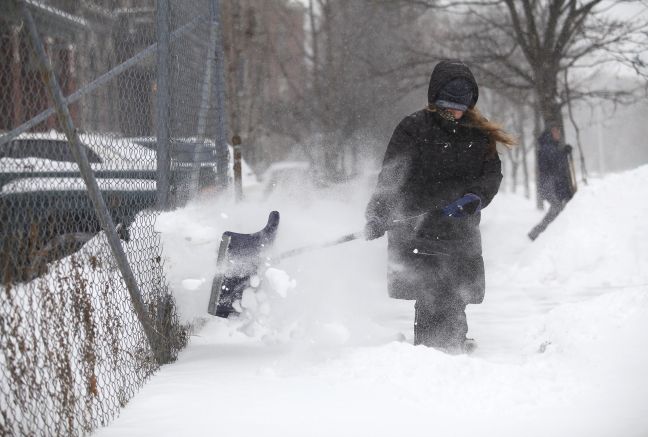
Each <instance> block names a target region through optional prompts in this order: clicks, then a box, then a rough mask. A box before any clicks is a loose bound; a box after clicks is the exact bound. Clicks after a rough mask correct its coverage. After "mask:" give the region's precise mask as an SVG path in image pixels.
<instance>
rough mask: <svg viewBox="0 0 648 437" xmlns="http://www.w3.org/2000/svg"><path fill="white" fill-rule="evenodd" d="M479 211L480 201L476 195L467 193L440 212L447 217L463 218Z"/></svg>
mask: <svg viewBox="0 0 648 437" xmlns="http://www.w3.org/2000/svg"><path fill="white" fill-rule="evenodd" d="M480 209H481V199H480V198H479V196H478V195H476V194H473V193H468V194H466V195H464V196H463V197H460V198H459V199H457V200H455V201H454V202H452V203H451V204H450V205H447V206H446V207H444V208H443V209H442V210H441V211H442V212H443V215H445V216H447V217H465V216H467V215H473V214H475V213H476V212H477V211H479V210H480Z"/></svg>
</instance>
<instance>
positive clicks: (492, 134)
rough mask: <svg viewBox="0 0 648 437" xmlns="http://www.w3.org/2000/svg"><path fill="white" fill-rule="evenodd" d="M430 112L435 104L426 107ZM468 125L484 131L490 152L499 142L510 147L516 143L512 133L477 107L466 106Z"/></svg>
mask: <svg viewBox="0 0 648 437" xmlns="http://www.w3.org/2000/svg"><path fill="white" fill-rule="evenodd" d="M426 109H427V110H428V111H430V112H436V111H437V108H436V106H434V105H432V104H430V105H428V107H427V108H426ZM463 116H464V117H465V118H466V120H467V122H468V125H469V126H470V127H474V128H476V129H479V130H480V131H482V132H484V133H485V134H486V136H487V137H488V140H489V141H488V146H489V147H488V148H489V149H490V153H491V154H495V153H497V149H496V146H497V143H501V144H503V145H504V146H506V147H507V148H509V149H510V148H512V147H513V146H515V145H517V139H515V137H513V135H511V134H509V133H508V132H506V131H505V130H504V128H503V127H502V126H501V125H500V124H498V123H495V122H492V121H489V120H488V119H487V118H486V117H484V116H483V115H482V113H481V112H479V109H477V108H475V107H473V108H468V109H467V110H466V111H465V112H464V115H463Z"/></svg>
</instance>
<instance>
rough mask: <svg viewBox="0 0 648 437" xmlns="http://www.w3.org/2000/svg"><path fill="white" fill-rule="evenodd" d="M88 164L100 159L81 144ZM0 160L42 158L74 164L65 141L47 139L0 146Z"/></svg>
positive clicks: (21, 141) (25, 139) (26, 139)
mask: <svg viewBox="0 0 648 437" xmlns="http://www.w3.org/2000/svg"><path fill="white" fill-rule="evenodd" d="M81 145H82V146H83V148H84V149H85V152H86V156H87V157H88V161H90V162H98V163H99V162H101V158H100V157H99V155H97V154H96V153H95V152H94V151H93V150H92V149H90V148H88V146H86V145H84V144H81ZM0 158H17V159H19V158H43V159H49V160H52V161H59V162H76V160H75V159H74V156H73V155H72V151H71V150H70V146H69V145H68V143H67V141H61V140H54V139H47V138H22V139H18V140H13V141H10V142H8V143H5V144H2V145H0Z"/></svg>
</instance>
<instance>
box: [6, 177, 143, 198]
mask: <svg viewBox="0 0 648 437" xmlns="http://www.w3.org/2000/svg"><path fill="white" fill-rule="evenodd" d="M97 184H98V185H99V189H100V190H101V191H155V189H156V181H154V180H148V179H118V178H97ZM39 191H42V192H47V191H66V192H67V191H87V188H86V185H85V182H84V181H83V179H81V178H59V177H55V178H24V179H16V180H13V181H11V182H8V183H6V184H5V185H4V186H3V187H2V190H0V193H2V194H11V193H25V192H39Z"/></svg>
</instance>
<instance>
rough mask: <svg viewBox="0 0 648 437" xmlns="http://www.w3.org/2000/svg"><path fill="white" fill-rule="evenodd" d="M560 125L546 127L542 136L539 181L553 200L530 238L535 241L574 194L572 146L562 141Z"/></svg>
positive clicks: (543, 193)
mask: <svg viewBox="0 0 648 437" xmlns="http://www.w3.org/2000/svg"><path fill="white" fill-rule="evenodd" d="M561 138H562V135H561V132H560V128H558V127H552V128H550V129H547V130H545V131H544V132H543V133H542V135H540V137H539V138H538V183H539V187H538V188H539V191H540V196H541V198H542V199H544V200H547V202H549V205H550V206H549V211H548V212H547V214H546V215H545V216H544V218H543V219H542V221H541V222H540V223H538V225H536V226H535V227H534V228H533V229H532V230H531V232H529V238H530V239H531V240H532V241H533V240H535V239H536V238H538V236H539V235H540V234H541V233H542V232H544V230H545V229H547V226H549V224H550V223H551V222H552V221H554V219H555V218H556V217H558V214H560V212H561V211H562V210H563V208H564V207H565V205H566V204H567V202H569V200H570V199H571V198H572V197H573V196H574V191H575V190H574V185H573V181H572V177H571V169H570V164H569V158H570V154H571V151H572V147H571V146H570V145H568V144H562V142H561Z"/></svg>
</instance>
